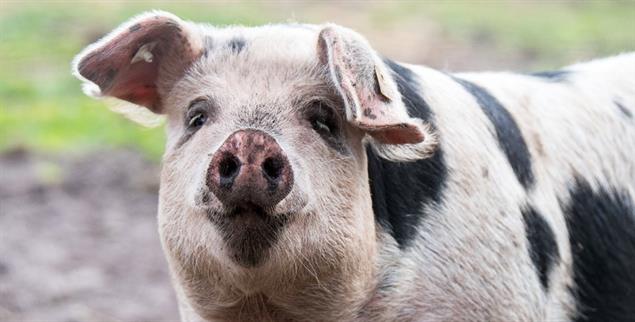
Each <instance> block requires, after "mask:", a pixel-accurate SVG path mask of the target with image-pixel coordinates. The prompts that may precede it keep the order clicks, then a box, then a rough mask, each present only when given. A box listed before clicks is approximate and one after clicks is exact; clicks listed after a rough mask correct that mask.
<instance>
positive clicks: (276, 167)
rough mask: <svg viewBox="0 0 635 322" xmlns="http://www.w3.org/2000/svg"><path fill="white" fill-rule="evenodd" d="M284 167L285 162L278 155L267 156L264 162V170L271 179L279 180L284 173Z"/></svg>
mask: <svg viewBox="0 0 635 322" xmlns="http://www.w3.org/2000/svg"><path fill="white" fill-rule="evenodd" d="M283 168H284V162H283V161H282V160H281V159H280V158H279V157H278V158H276V157H273V158H267V159H265V162H263V163H262V171H263V172H264V173H265V175H266V176H267V177H268V178H269V179H271V180H274V181H275V180H278V178H280V175H281V174H282V169H283Z"/></svg>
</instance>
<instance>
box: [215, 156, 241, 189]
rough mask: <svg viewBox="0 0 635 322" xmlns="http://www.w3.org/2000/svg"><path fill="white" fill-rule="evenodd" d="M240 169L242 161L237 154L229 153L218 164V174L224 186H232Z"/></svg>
mask: <svg viewBox="0 0 635 322" xmlns="http://www.w3.org/2000/svg"><path fill="white" fill-rule="evenodd" d="M239 171H240V161H239V160H238V158H236V157H235V156H233V155H231V154H228V155H226V156H225V157H224V158H223V159H222V160H221V161H220V163H219V164H218V174H219V175H220V181H221V182H220V183H221V185H222V186H228V185H229V186H231V184H232V183H233V181H234V178H235V177H236V176H237V175H238V172H239Z"/></svg>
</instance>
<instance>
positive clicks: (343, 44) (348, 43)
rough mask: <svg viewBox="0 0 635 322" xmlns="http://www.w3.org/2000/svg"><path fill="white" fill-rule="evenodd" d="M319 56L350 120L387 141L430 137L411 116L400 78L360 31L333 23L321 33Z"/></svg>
mask: <svg viewBox="0 0 635 322" xmlns="http://www.w3.org/2000/svg"><path fill="white" fill-rule="evenodd" d="M317 51H318V57H319V59H320V62H321V63H322V64H324V65H326V66H327V67H328V69H329V74H330V77H331V80H332V81H333V83H334V84H335V87H336V88H337V90H338V91H339V93H340V95H341V96H342V98H343V100H344V103H345V105H346V116H347V119H348V121H349V122H351V123H352V124H353V125H355V126H357V127H358V128H360V129H362V130H363V131H365V132H367V133H368V134H369V135H371V136H372V137H373V138H374V139H375V140H376V141H378V142H380V143H384V144H407V143H409V144H413V143H421V142H423V141H424V140H426V136H427V135H426V129H427V128H426V127H424V126H423V124H422V121H421V120H419V119H415V118H411V117H409V116H408V113H407V110H406V107H405V106H404V104H403V102H402V100H401V94H400V93H399V90H398V88H397V84H396V82H395V81H394V80H393V79H392V76H391V75H390V74H389V73H388V72H387V70H386V66H385V65H384V63H383V62H382V61H381V59H380V58H379V57H378V55H377V54H376V53H375V52H374V51H373V50H372V49H371V48H370V46H369V45H368V44H367V43H366V40H365V39H363V38H362V37H361V36H359V35H358V34H356V33H354V32H352V31H350V30H347V29H344V28H342V27H338V26H334V25H329V26H327V27H325V28H324V29H322V31H321V32H320V34H319V36H318V46H317Z"/></svg>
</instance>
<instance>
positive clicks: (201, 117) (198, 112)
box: [185, 98, 209, 130]
mask: <svg viewBox="0 0 635 322" xmlns="http://www.w3.org/2000/svg"><path fill="white" fill-rule="evenodd" d="M208 109H209V104H208V101H207V100H206V99H202V98H201V99H195V100H193V101H192V102H191V103H190V106H189V107H188V109H187V114H186V116H185V121H186V125H187V128H188V129H190V130H196V129H198V128H199V127H201V126H203V125H205V123H206V122H207V120H208V118H209V117H208V113H209V111H208Z"/></svg>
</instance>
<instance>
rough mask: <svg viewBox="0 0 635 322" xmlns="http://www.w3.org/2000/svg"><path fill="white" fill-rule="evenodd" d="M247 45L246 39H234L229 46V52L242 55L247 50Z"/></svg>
mask: <svg viewBox="0 0 635 322" xmlns="http://www.w3.org/2000/svg"><path fill="white" fill-rule="evenodd" d="M245 45H246V42H245V39H243V38H239V37H236V38H232V39H231V40H230V41H229V43H228V44H227V46H228V47H229V50H231V52H232V53H234V54H238V53H240V52H241V51H242V50H243V49H244V48H245Z"/></svg>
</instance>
